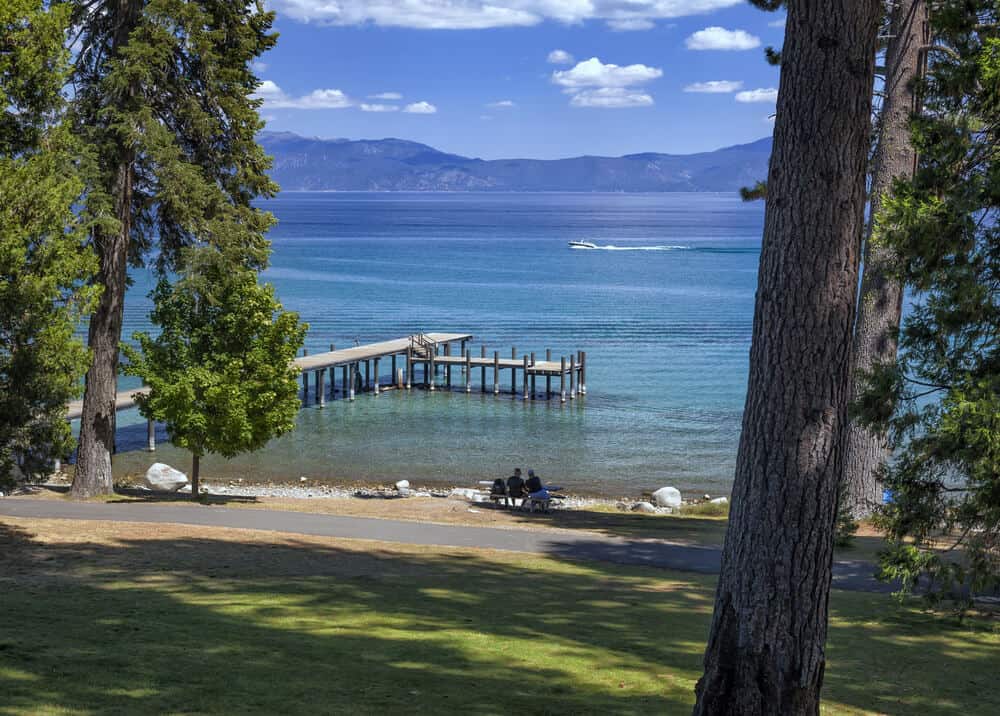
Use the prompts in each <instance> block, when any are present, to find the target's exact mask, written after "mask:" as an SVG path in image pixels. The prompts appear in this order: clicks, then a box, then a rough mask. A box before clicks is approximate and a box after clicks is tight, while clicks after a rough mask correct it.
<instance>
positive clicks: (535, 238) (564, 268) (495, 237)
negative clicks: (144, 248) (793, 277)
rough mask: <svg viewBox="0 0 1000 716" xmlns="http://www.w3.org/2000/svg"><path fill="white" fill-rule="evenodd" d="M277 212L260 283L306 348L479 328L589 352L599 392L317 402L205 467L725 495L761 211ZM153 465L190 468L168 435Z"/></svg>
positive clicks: (654, 203) (132, 454)
mask: <svg viewBox="0 0 1000 716" xmlns="http://www.w3.org/2000/svg"><path fill="white" fill-rule="evenodd" d="M267 208H268V209H270V210H271V211H273V212H274V214H275V215H276V216H277V217H278V219H279V222H280V223H279V224H278V226H277V227H276V228H275V229H274V231H273V232H272V235H271V238H272V240H273V242H274V256H273V260H272V266H271V268H270V269H269V270H268V272H267V274H266V279H267V280H268V281H271V282H273V283H274V284H275V286H276V287H277V291H278V294H279V296H280V298H281V299H282V301H283V302H284V304H285V306H286V307H287V308H289V309H292V310H295V311H298V312H299V313H300V314H301V317H302V319H303V320H305V321H306V322H308V323H309V324H310V331H309V336H308V339H307V347H308V349H309V352H310V353H315V352H319V351H323V350H326V349H327V348H328V346H329V344H330V343H336V344H337V345H338V346H343V347H346V346H349V345H351V344H352V343H353V341H354V340H355V339H357V340H359V341H360V342H362V343H367V342H373V341H378V340H384V339H387V338H394V337H402V336H405V335H408V334H411V333H414V332H417V331H425V332H427V331H449V332H461V333H466V332H467V333H472V334H474V335H475V339H474V341H473V344H472V348H473V350H474V351H476V352H478V351H479V346H480V345H481V344H485V345H486V346H487V350H488V351H489V353H490V354H492V351H493V350H500V351H501V355H509V354H510V348H511V346H512V345H516V346H517V349H518V353H519V354H521V353H523V352H530V351H535V352H537V353H538V354H539V355H543V354H544V351H545V349H546V348H551V349H552V350H553V353H554V355H555V356H559V355H569V354H570V353H571V352H573V351H576V350H585V351H587V355H588V375H587V387H588V394H587V396H586V397H585V398H583V399H580V400H577V401H574V402H572V403H569V402H568V403H567V404H565V405H560V403H559V402H558V400H556V401H551V402H546V401H542V400H539V401H533V402H525V401H522V400H512V399H511V396H510V395H509V394H508V395H501V396H500V397H499V398H494V397H493V396H492V395H488V396H481V395H480V394H479V393H478V392H477V391H478V386H479V371H478V370H474V371H473V394H472V395H471V396H467V395H465V393H464V392H461V393H459V392H455V393H453V394H448V393H445V392H436V393H434V394H429V393H424V392H422V391H414V392H411V393H405V392H391V393H386V394H383V395H381V396H380V397H378V398H375V397H372V396H367V395H366V396H362V397H360V398H359V399H358V400H357V401H355V402H354V403H348V402H346V401H340V400H337V401H335V402H332V403H328V404H327V407H326V408H325V409H319V408H315V407H310V408H308V409H306V410H303V411H302V412H301V414H300V416H299V426H298V429H297V430H296V431H295V432H294V433H293V434H291V435H288V436H285V437H282V438H280V439H278V440H275V441H274V442H273V443H272V444H271V445H270V446H268V448H267V449H266V450H264V451H262V452H260V453H257V454H254V455H249V456H244V457H241V458H238V459H236V460H232V461H228V462H227V461H224V460H221V459H213V458H209V459H208V460H207V461H206V462H205V463H204V469H205V471H206V474H207V475H208V476H210V477H221V478H230V477H244V478H256V479H266V480H283V479H292V480H296V481H297V480H298V478H299V476H307V477H309V478H316V479H329V480H336V481H345V480H346V481H354V480H360V481H366V482H367V481H372V482H388V481H395V480H397V479H401V478H404V477H405V478H408V479H410V480H411V481H413V482H416V483H434V482H438V483H446V484H474V483H475V481H476V480H480V479H487V478H492V477H495V476H497V475H504V474H507V473H508V472H509V471H510V469H511V467H513V466H517V465H519V466H521V467H523V468H528V467H532V468H535V469H536V470H537V471H540V473H541V474H542V475H544V476H547V477H549V478H551V479H553V480H557V481H558V482H560V483H564V484H566V485H568V486H570V487H571V488H574V489H578V490H580V491H585V492H599V493H605V494H627V493H628V494H634V493H635V492H637V491H640V490H646V489H650V488H656V487H659V486H661V485H664V484H672V485H676V486H677V487H679V488H680V489H682V490H684V491H687V492H692V493H702V492H709V493H713V494H723V493H727V492H728V490H729V486H730V484H731V481H732V473H733V466H734V461H735V455H736V444H737V438H738V435H739V425H740V415H741V411H742V408H743V399H744V391H745V387H746V372H747V358H748V353H749V347H750V334H751V324H752V316H753V294H754V289H755V284H756V272H757V263H758V260H759V245H760V233H761V227H762V223H763V208H762V206H761V205H759V204H744V203H742V202H741V201H740V200H739V199H738V197H735V196H730V195H718V194H665V195H664V194H657V195H652V194H650V195H628V194H500V195H497V194H485V195H484V194H360V193H357V194H356V193H347V194H338V193H288V194H284V195H282V196H281V197H279V198H278V199H275V200H273V201H270V202H268V203H267ZM569 240H587V241H593V242H595V243H597V244H599V245H601V246H603V247H606V248H603V249H600V250H590V251H578V250H570V249H569V248H567V245H566V242H567V241H569ZM136 279H137V282H136V285H135V287H134V288H133V290H132V292H131V294H130V296H129V303H128V306H127V309H126V325H125V335H126V336H128V335H130V334H131V333H132V331H134V330H140V329H142V328H144V327H145V326H146V320H147V319H146V314H147V312H148V309H149V306H148V302H147V301H146V300H145V298H144V294H145V292H146V291H148V280H147V278H146V277H145V276H143V275H139V276H137V277H136ZM382 363H383V374H384V376H383V382H385V381H387V380H388V379H389V372H390V369H389V365H388V363H389V362H388V361H383V362H382ZM490 379H491V377H490V375H489V374H488V376H487V380H490ZM502 380H503V378H502ZM460 382H461V380H459V379H457V378H456V380H455V385H456V387H457V386H458V385H459V383H460ZM506 382H507V385H506V386H505V388H506V389H508V390H509V377H508V378H507V381H506ZM123 384H124V383H123ZM120 425H121V428H120V431H119V449H120V450H122V454H120V455H119V456H118V459H117V463H116V469H117V470H118V471H122V472H124V471H135V470H140V469H144V468H145V466H146V465H148V464H149V463H150V462H151V461H152V460H153V456H151V455H149V454H147V453H145V452H141V451H138V448H140V447H141V446H142V445H143V444H144V439H145V428H144V424H143V423H142V419H141V417H139V416H138V415H137V414H135V412H134V411H130V412H129V413H123V414H122V415H121V416H120ZM164 438H165V436H164V435H161V436H160V439H161V440H162V439H164ZM156 459H160V460H166V461H170V462H174V463H178V464H179V465H181V466H183V465H186V464H187V458H186V457H185V456H182V455H180V454H178V453H177V451H174V450H173V449H172V448H170V447H169V446H163V447H162V448H161V450H159V451H158V452H157V455H156Z"/></svg>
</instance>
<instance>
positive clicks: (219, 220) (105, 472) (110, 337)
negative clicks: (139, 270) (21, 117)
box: [72, 0, 277, 497]
mask: <svg viewBox="0 0 1000 716" xmlns="http://www.w3.org/2000/svg"><path fill="white" fill-rule="evenodd" d="M74 6H75V8H76V14H75V24H76V26H77V27H78V28H79V46H80V51H79V53H78V56H77V62H76V72H75V74H74V90H75V96H74V102H73V110H74V112H73V115H74V118H75V123H74V124H75V128H76V132H77V134H78V136H80V138H81V139H82V140H83V141H84V142H85V143H86V144H87V145H88V146H90V147H92V148H93V152H94V154H95V157H96V159H97V161H96V162H94V163H93V164H92V165H91V166H92V170H91V171H89V172H87V174H86V175H85V178H86V193H85V199H86V206H87V208H88V209H89V210H90V211H91V213H92V214H93V215H94V216H95V219H96V220H95V222H94V224H93V232H92V236H93V242H94V245H95V247H96V248H97V251H98V256H99V259H100V273H99V281H100V283H101V285H102V286H103V287H104V292H103V294H102V297H101V302H100V304H99V305H98V306H97V309H96V310H95V311H94V313H93V314H92V315H91V320H90V328H89V334H88V341H89V345H90V348H91V351H92V353H93V363H92V365H91V368H90V369H89V370H88V373H87V382H86V392H85V395H84V407H83V417H82V419H81V427H80V450H79V461H78V465H77V470H76V475H75V478H74V482H73V489H72V492H73V494H74V495H75V496H79V497H86V496H90V495H94V494H99V493H106V492H109V491H110V490H111V453H112V450H113V445H114V432H115V409H114V404H115V392H116V389H117V374H118V365H119V342H120V340H121V328H122V316H123V311H124V308H123V307H124V301H125V288H126V284H127V273H126V266H127V263H131V264H132V265H133V266H138V265H141V264H143V263H146V262H147V261H151V262H152V263H153V264H154V265H155V267H156V268H157V269H158V270H159V271H160V273H161V274H162V275H166V274H167V272H169V271H171V270H175V269H178V268H181V257H182V255H183V254H184V251H185V249H186V248H188V247H191V246H194V245H196V244H201V243H204V244H209V245H212V246H216V247H219V248H225V249H226V255H227V256H230V257H231V258H233V259H234V260H238V261H239V262H240V264H241V267H244V268H247V269H260V268H262V267H264V266H265V265H266V263H267V260H268V256H269V245H268V242H267V241H266V239H265V236H264V235H265V233H266V231H267V229H268V228H269V227H270V226H271V224H272V222H273V217H272V216H271V215H270V214H268V213H267V212H264V211H262V210H260V209H259V208H256V207H255V206H254V205H253V200H254V199H255V198H257V197H261V196H265V197H266V196H271V195H273V194H274V193H275V192H276V191H277V187H276V186H275V184H274V183H272V182H271V180H270V179H269V178H268V177H267V174H266V170H267V168H268V166H269V161H270V160H269V158H268V157H267V156H266V155H265V154H264V152H263V150H262V149H261V147H260V146H259V145H258V144H257V143H256V134H257V132H258V131H259V130H260V129H261V128H262V127H263V123H262V122H261V120H260V118H259V116H258V114H257V109H258V108H259V106H260V100H259V99H256V98H254V96H253V95H254V92H255V91H256V89H257V88H258V86H259V84H260V82H259V80H258V79H257V78H256V77H255V76H254V74H253V71H252V63H253V61H254V60H255V59H257V58H258V57H259V56H260V55H261V54H262V53H264V52H265V51H267V50H268V49H269V48H271V47H272V46H273V45H274V43H275V41H276V36H275V35H274V34H273V33H272V32H271V31H270V28H271V24H272V22H273V20H274V15H273V13H270V12H265V11H264V8H263V0H250V1H249V2H248V1H246V0H238V1H236V2H232V1H231V0H76V1H75V2H74ZM229 249H232V251H230V250H229ZM234 268H237V269H239V268H240V267H239V266H238V267H234Z"/></svg>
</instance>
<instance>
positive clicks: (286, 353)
mask: <svg viewBox="0 0 1000 716" xmlns="http://www.w3.org/2000/svg"><path fill="white" fill-rule="evenodd" d="M185 257H186V258H185V270H184V275H183V277H182V278H181V279H180V280H178V281H177V282H176V283H173V284H172V283H170V282H169V281H167V279H165V278H164V279H162V280H161V281H160V282H159V284H158V285H157V287H156V289H155V290H154V291H153V294H152V297H153V300H154V304H155V308H154V310H153V313H152V319H153V323H154V324H155V325H157V326H158V327H159V328H160V329H161V330H160V333H159V334H158V335H157V336H156V337H155V338H153V337H151V336H150V335H149V334H148V333H138V334H136V335H135V336H134V338H135V339H136V340H137V341H138V343H139V348H138V349H135V348H132V347H130V346H126V347H125V354H126V356H127V358H128V364H127V366H126V369H125V370H126V372H127V373H128V374H130V375H136V376H139V377H141V378H142V379H143V381H144V382H145V383H146V384H147V385H148V386H149V387H150V391H149V394H148V395H145V396H142V397H139V398H138V403H139V410H140V411H141V412H142V414H143V415H144V416H145V417H147V418H152V419H154V420H158V421H162V422H164V423H166V427H167V433H168V435H169V436H170V441H171V442H172V443H173V444H174V445H176V446H177V447H180V448H184V449H187V450H189V451H190V452H191V455H192V464H191V476H190V477H191V495H192V497H193V498H195V499H197V497H198V496H199V472H200V460H201V458H202V457H203V456H204V455H206V454H208V453H217V454H219V455H222V456H223V457H227V458H231V457H235V456H236V455H238V454H240V453H244V452H251V451H254V450H257V449H259V448H261V447H263V446H264V445H265V444H266V443H267V441H268V440H270V439H271V438H272V437H276V436H278V435H281V434H283V433H286V432H288V431H289V430H291V429H292V428H293V427H295V417H296V415H297V414H298V412H299V408H300V401H299V397H298V382H297V380H296V377H297V375H298V370H297V369H296V368H295V367H294V366H293V364H292V360H293V359H294V358H295V355H296V353H297V352H298V349H299V348H300V347H301V346H302V341H303V340H304V338H305V332H306V327H305V326H304V325H302V324H299V322H298V317H297V316H296V315H295V314H293V313H288V312H285V311H283V310H282V308H281V305H280V304H279V303H278V302H277V301H276V300H275V298H274V289H273V288H272V287H270V286H260V285H258V283H257V275H256V273H255V272H254V271H252V270H248V269H241V270H233V265H234V264H238V263H239V261H238V260H233V258H232V257H227V256H225V255H224V254H223V253H222V252H219V251H217V250H215V249H214V248H199V249H196V250H188V251H186V252H185Z"/></svg>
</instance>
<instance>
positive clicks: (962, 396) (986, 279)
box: [857, 0, 1000, 599]
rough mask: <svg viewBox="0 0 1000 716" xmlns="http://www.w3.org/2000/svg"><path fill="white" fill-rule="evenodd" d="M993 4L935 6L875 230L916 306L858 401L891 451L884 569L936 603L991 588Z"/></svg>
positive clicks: (999, 284)
mask: <svg viewBox="0 0 1000 716" xmlns="http://www.w3.org/2000/svg"><path fill="white" fill-rule="evenodd" d="M998 12H1000V8H998V6H997V5H996V4H995V3H993V2H987V1H985V0H975V1H973V2H968V1H962V2H958V1H956V0H949V1H948V2H944V3H940V4H938V5H935V7H934V11H933V12H932V27H933V33H934V36H935V41H936V50H935V52H934V55H933V59H932V63H931V65H930V68H929V74H928V77H927V79H926V82H925V86H924V87H923V88H922V92H923V94H924V97H925V114H924V115H922V116H921V117H918V118H915V119H914V120H913V122H912V140H913V143H914V145H915V147H916V149H917V150H918V152H919V155H920V162H919V166H918V170H917V172H916V175H915V176H914V178H913V180H912V181H906V182H903V181H901V182H897V183H896V186H895V189H894V192H893V195H892V196H891V197H889V198H888V199H887V201H886V203H885V205H884V209H883V212H882V213H881V214H880V215H879V217H878V221H877V225H876V229H875V235H874V237H873V240H875V241H881V242H885V244H886V245H888V246H891V247H892V248H893V249H894V250H895V251H896V253H897V254H898V255H899V257H900V265H899V278H900V279H901V280H902V281H904V282H905V284H906V286H907V287H908V289H909V290H910V292H911V295H912V301H913V308H912V311H911V313H910V314H909V316H908V317H907V318H906V320H905V322H904V325H903V329H902V332H901V337H900V355H899V360H898V363H897V364H895V365H879V366H877V367H876V369H875V370H874V371H872V372H871V373H870V374H869V376H868V381H867V383H868V385H867V390H866V391H865V392H864V394H863V395H862V396H861V399H860V400H859V401H858V404H857V410H858V412H859V414H860V416H861V417H862V418H863V419H864V420H865V421H866V422H867V423H868V424H869V425H872V426H875V427H877V428H879V429H882V430H885V431H887V433H888V436H889V438H890V443H891V445H892V447H893V448H894V449H895V458H894V460H893V461H892V462H891V464H889V465H888V466H887V467H886V468H885V471H884V476H883V477H884V480H885V484H886V487H887V488H888V489H889V490H891V492H892V502H891V503H890V504H889V505H887V506H885V507H884V509H883V510H882V513H881V516H880V518H879V521H880V523H881V524H882V525H884V527H885V528H886V529H887V530H888V532H889V535H890V536H891V537H892V538H893V539H894V540H895V541H896V546H895V547H894V548H893V549H892V550H891V551H890V552H889V553H888V554H887V555H886V556H885V557H884V559H883V572H884V574H885V575H886V576H888V577H896V578H901V579H903V581H904V584H905V588H907V589H909V588H911V587H913V586H914V585H915V584H916V582H917V580H919V579H920V578H921V577H929V578H930V579H932V580H933V581H934V582H936V583H937V587H938V589H936V590H933V594H934V595H935V596H936V597H942V596H945V595H948V594H958V591H956V590H953V588H954V587H963V588H964V589H962V590H961V593H962V594H964V595H966V596H967V595H968V594H969V590H971V592H973V593H974V592H976V591H979V590H985V589H987V588H990V587H995V586H996V585H997V584H1000V228H998V226H997V222H998V218H1000V155H998V148H1000V122H998V118H1000V34H998V28H997V23H998V21H1000V17H997V15H998ZM962 598H963V599H965V597H964V596H963V597H962Z"/></svg>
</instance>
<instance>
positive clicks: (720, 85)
mask: <svg viewBox="0 0 1000 716" xmlns="http://www.w3.org/2000/svg"><path fill="white" fill-rule="evenodd" d="M742 86H743V83H742V82H737V81H734V80H709V81H708V82H695V83H694V84H690V85H688V86H687V87H685V88H684V91H685V92H702V93H705V94H724V93H727V92H735V91H736V90H738V89H740V88H741V87H742Z"/></svg>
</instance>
